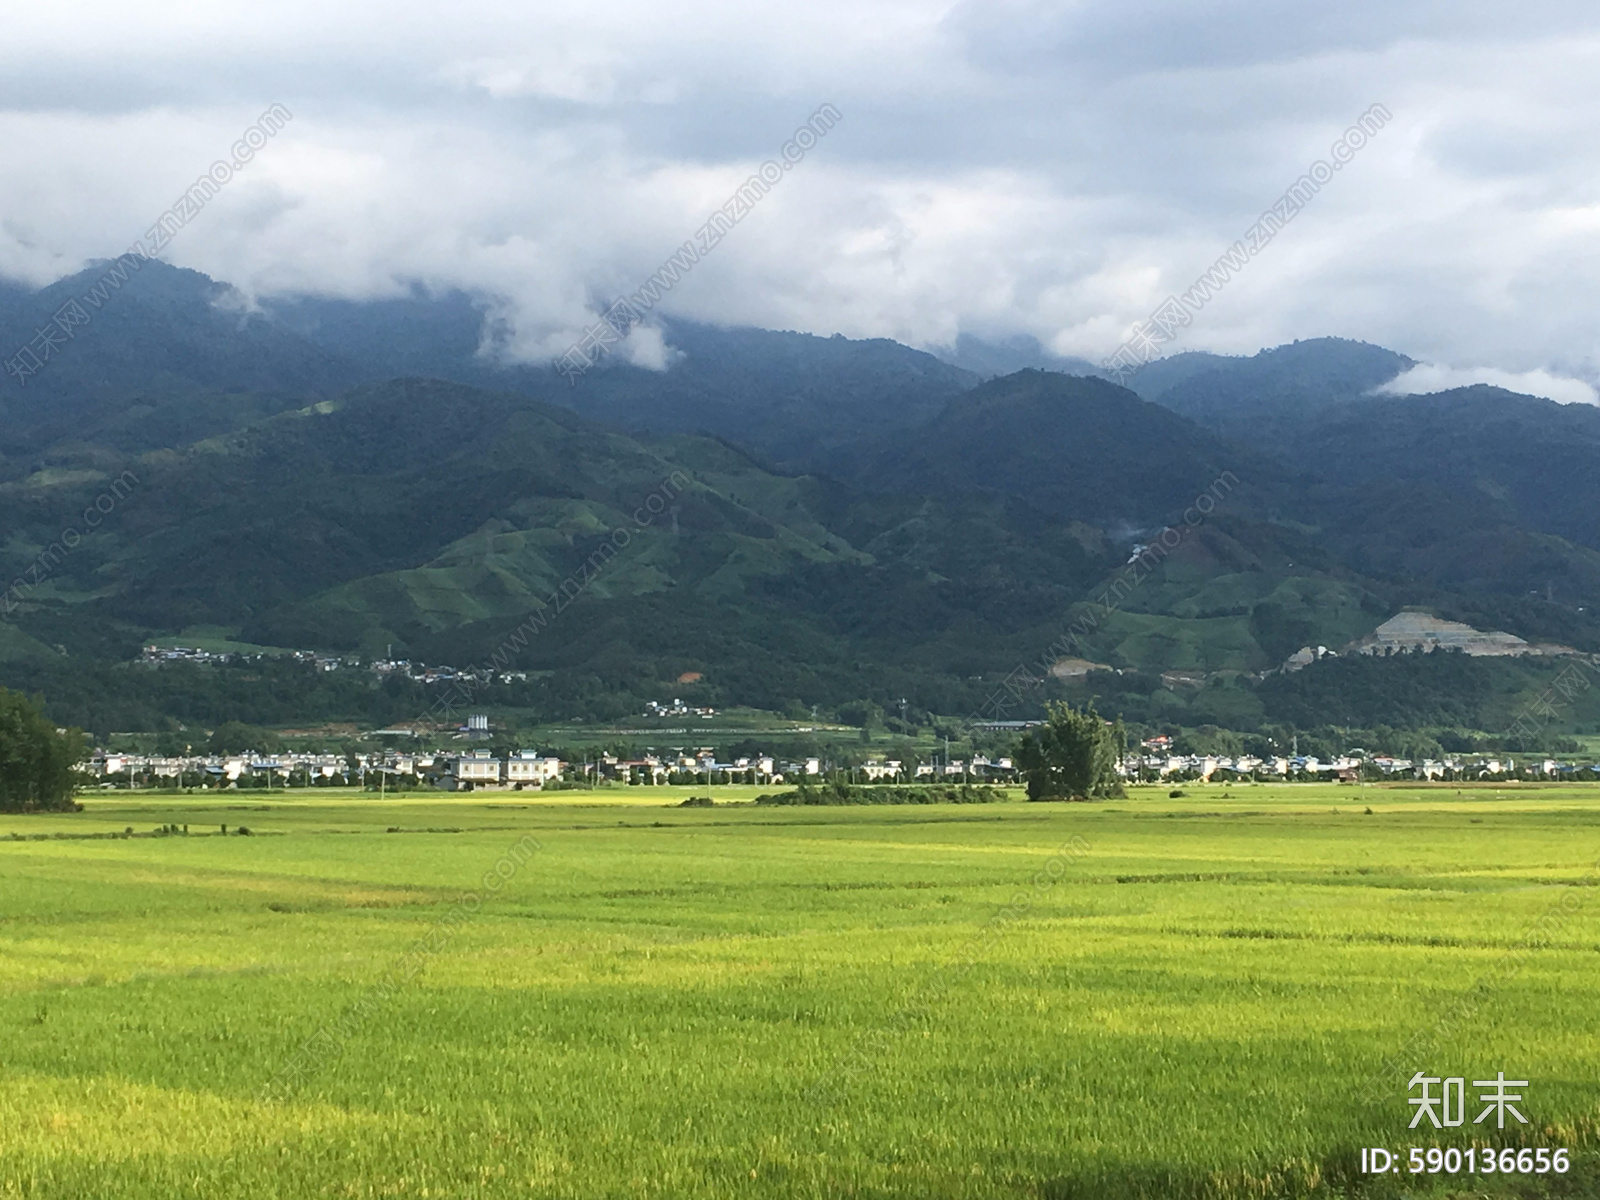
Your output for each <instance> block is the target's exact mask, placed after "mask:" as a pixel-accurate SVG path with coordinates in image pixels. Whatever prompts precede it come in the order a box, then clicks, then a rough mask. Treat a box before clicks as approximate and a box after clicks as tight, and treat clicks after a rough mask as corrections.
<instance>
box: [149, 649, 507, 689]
mask: <svg viewBox="0 0 1600 1200" xmlns="http://www.w3.org/2000/svg"><path fill="white" fill-rule="evenodd" d="M263 658H288V659H293V660H294V661H295V662H304V663H310V664H312V665H314V666H315V667H316V668H317V670H319V671H337V670H340V669H341V668H343V669H346V670H360V669H361V667H362V666H363V665H364V666H366V668H367V669H368V670H370V671H372V672H373V673H374V674H377V675H380V676H383V677H385V678H387V677H389V676H402V677H404V678H406V679H410V680H411V681H412V682H414V683H420V684H423V685H429V684H448V683H456V682H458V681H470V682H473V683H494V682H498V683H512V682H514V681H524V682H525V681H526V680H527V678H528V673H527V672H526V671H493V670H489V669H488V668H478V669H467V668H463V667H451V666H443V665H435V666H429V665H428V664H426V663H414V662H411V661H410V660H409V659H404V658H379V659H375V660H373V661H372V662H367V661H366V660H365V659H363V658H361V657H359V656H353V655H342V656H341V655H337V654H319V653H318V652H317V651H315V650H290V651H288V652H286V653H282V654H279V653H274V654H262V653H254V654H245V653H240V652H237V651H228V650H202V649H200V648H199V647H197V646H146V647H145V648H144V652H143V653H142V654H141V655H140V661H141V662H143V663H145V664H146V665H149V666H163V665H165V664H167V663H199V664H209V665H220V664H224V663H230V662H233V661H234V660H236V659H241V660H244V661H257V660H260V659H263Z"/></svg>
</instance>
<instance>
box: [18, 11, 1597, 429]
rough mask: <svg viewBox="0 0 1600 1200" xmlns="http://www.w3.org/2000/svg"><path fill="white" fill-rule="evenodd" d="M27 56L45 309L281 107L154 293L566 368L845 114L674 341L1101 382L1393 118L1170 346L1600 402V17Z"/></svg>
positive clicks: (957, 27)
mask: <svg viewBox="0 0 1600 1200" xmlns="http://www.w3.org/2000/svg"><path fill="white" fill-rule="evenodd" d="M6 32H7V37H6V39H5V40H4V41H3V42H0V144H3V145H4V146H5V147H6V149H7V150H8V169H7V170H6V171H5V172H4V173H3V174H0V275H4V276H8V277H11V278H14V279H19V280H24V281H28V282H32V283H37V284H43V283H46V282H49V281H51V280H53V279H56V278H59V277H60V276H62V275H65V274H69V273H71V272H73V271H75V270H78V269H80V268H81V267H83V266H84V265H85V264H86V263H88V262H90V261H92V260H96V259H101V258H107V257H110V256H113V255H115V254H117V253H119V252H121V251H123V250H124V249H126V248H127V247H128V246H129V245H131V244H132V243H133V242H134V241H135V239H137V238H140V237H141V235H143V234H144V233H145V231H146V230H147V228H149V227H150V226H151V225H152V224H154V223H155V222H156V221H157V220H158V219H159V218H160V216H161V214H162V213H163V212H165V211H167V210H168V209H169V207H171V206H172V205H173V204H174V201H175V200H176V199H177V197H178V196H179V195H180V194H181V193H183V192H184V191H185V190H186V189H187V188H188V187H189V186H190V185H191V184H192V183H193V182H194V181H195V180H196V179H197V178H198V177H199V176H201V175H202V174H204V173H205V172H206V171H207V170H208V169H210V167H211V164H212V163H214V162H216V161H217V160H219V159H222V160H227V159H229V158H230V147H231V146H232V145H233V144H234V143H235V142H236V141H237V140H238V139H239V138H240V137H241V136H242V135H243V134H244V132H245V130H246V129H247V128H249V127H250V126H251V125H252V124H254V123H255V122H256V121H257V119H258V118H259V117H260V115H261V114H262V113H263V112H264V111H266V110H268V109H269V108H271V107H272V106H275V105H281V106H282V108H283V109H284V110H287V112H288V113H289V114H292V119H290V120H289V121H288V122H287V124H286V125H284V127H283V128H282V129H280V130H277V131H276V132H275V133H273V134H272V136H270V137H269V138H266V139H265V140H264V141H263V143H262V145H261V147H260V149H259V150H258V151H256V152H255V154H254V156H253V158H251V160H250V161H249V162H247V163H242V164H241V167H240V169H239V170H237V171H233V172H231V175H229V177H228V179H227V182H226V184H225V185H223V186H222V187H221V188H220V189H219V190H218V192H217V194H216V195H215V196H214V197H212V198H210V199H209V200H208V201H207V202H206V203H205V204H204V207H203V209H201V210H199V211H197V212H194V213H191V214H189V216H188V219H187V220H186V223H185V224H184V225H183V227H182V228H181V229H179V230H178V231H177V232H176V233H175V234H174V235H173V236H172V238H171V239H170V241H168V242H167V243H166V244H165V245H164V246H163V247H162V250H161V254H162V257H164V258H165V259H167V260H168V261H170V262H172V263H174V264H175V265H178V266H184V267H192V268H194V269H196V270H200V271H203V272H205V273H206V274H208V275H211V276H212V277H214V278H217V279H221V280H226V281H228V282H230V283H232V284H234V285H235V286H237V287H238V288H239V289H241V290H242V291H243V292H244V293H245V294H246V295H247V296H265V295H277V294H285V293H315V294H327V295H339V296H347V297H375V296H385V295H394V294H397V293H399V292H402V291H405V290H407V289H409V288H411V287H412V286H414V285H418V284H420V285H422V286H424V287H427V288H432V289H441V290H442V289H448V288H463V289H467V290H469V291H471V292H473V293H474V294H476V295H479V296H481V297H482V298H483V300H484V303H485V305H486V306H488V307H489V308H491V309H492V311H493V312H494V314H495V316H496V318H497V320H498V321H499V322H500V324H501V327H502V328H503V329H505V330H507V331H509V339H508V343H507V344H508V345H509V347H510V352H511V353H514V354H516V355H519V356H522V357H526V358H530V359H532V358H538V357H542V356H547V355H550V354H555V353H559V352H560V351H561V350H562V349H564V348H565V347H566V346H567V345H569V344H570V343H571V342H572V340H573V339H574V338H575V337H577V336H579V335H580V334H581V332H582V331H583V329H584V328H585V327H586V326H589V325H592V324H593V322H594V320H595V315H596V313H597V312H598V311H599V310H600V309H601V308H602V307H603V306H604V305H605V304H606V303H607V302H609V301H610V300H611V299H614V298H615V297H617V296H620V295H625V294H629V293H631V292H633V291H634V290H635V289H637V288H638V287H639V286H640V285H641V284H643V283H644V282H645V281H646V280H647V279H648V278H649V277H650V276H651V275H652V274H653V273H654V272H655V271H656V270H657V269H658V268H659V267H660V266H661V264H662V262H663V260H664V259H666V258H667V257H668V256H669V255H671V254H672V253H674V251H676V250H677V249H678V248H679V247H680V246H681V245H682V244H683V243H684V242H685V241H692V240H694V238H695V235H696V231H697V230H699V229H701V228H702V227H703V226H704V225H705V223H706V222H707V220H708V219H709V218H710V217H711V216H712V214H713V213H715V212H717V211H718V210H719V208H721V206H722V205H723V204H724V202H726V201H728V200H729V199H730V197H732V196H733V195H734V193H735V191H736V189H737V188H738V187H739V186H740V184H741V183H743V182H744V181H745V180H747V179H748V178H749V177H750V176H751V175H752V174H753V173H756V172H757V171H759V169H760V167H761V164H762V163H763V162H767V161H769V160H771V161H773V162H777V163H781V161H782V147H783V146H784V145H785V143H786V142H788V141H789V140H790V139H791V138H792V137H793V136H794V134H795V131H796V130H797V129H799V128H800V127H801V126H803V125H804V124H805V123H806V122H807V121H808V120H809V119H810V118H811V117H812V116H813V114H814V113H816V112H817V111H818V110H819V108H821V107H822V106H823V105H831V106H833V109H834V110H836V111H837V113H838V114H839V119H838V121H837V123H836V124H833V125H832V127H831V128H828V129H827V130H826V132H825V133H823V134H822V135H821V136H819V137H816V138H815V140H814V141H815V144H814V145H811V146H810V148H809V149H808V150H806V151H804V153H803V157H801V158H799V160H798V161H795V162H792V163H791V164H790V165H789V166H788V168H787V169H783V170H780V171H779V174H778V182H777V183H776V184H775V185H773V186H772V187H771V189H770V191H768V192H767V194H766V195H764V196H762V197H761V198H760V199H759V200H758V201H757V202H755V203H754V204H753V205H751V206H749V209H748V211H745V212H742V213H741V219H740V220H739V222H738V224H737V225H735V226H734V227H733V228H731V229H729V230H727V231H726V233H725V234H724V235H723V236H722V237H721V239H720V240H719V241H718V242H717V244H716V245H715V246H714V247H711V248H709V250H708V251H707V252H706V253H705V255H704V257H703V258H702V259H701V260H700V261H699V262H698V263H697V264H696V265H694V266H693V268H692V270H690V271H689V272H688V273H687V274H686V275H685V276H684V277H683V278H682V279H681V280H680V281H679V282H678V284H677V285H676V286H675V287H673V288H672V289H671V291H670V294H668V295H666V296H665V298H664V299H663V300H662V301H661V304H660V308H661V310H663V311H666V312H670V313H671V314H673V315H677V316H680V317H687V318H692V319H697V320H704V321H711V322H716V323H723V324H752V325H759V326H764V327H768V328H776V329H797V330H805V331H809V332H814V333H819V334H832V333H836V332H837V333H843V334H845V335H847V336H850V337H875V336H881V337H891V338H895V339H897V340H899V341H902V342H906V343H908V344H911V345H916V346H920V347H925V348H931V347H937V346H943V345H950V344H952V343H953V342H954V341H955V338H956V337H957V335H958V334H962V333H966V334H972V335H975V336H978V337H984V338H990V339H999V338H1005V337H1010V336H1014V335H1018V334H1027V335H1031V336H1033V337H1036V338H1038V339H1039V340H1040V341H1041V342H1042V343H1044V344H1045V345H1046V346H1047V347H1049V348H1050V349H1052V350H1054V351H1055V352H1057V353H1059V354H1064V355H1079V356H1083V357H1086V358H1090V359H1093V360H1096V361H1099V360H1101V359H1103V358H1105V357H1106V356H1107V355H1110V354H1111V353H1113V352H1114V351H1115V350H1116V349H1117V347H1118V346H1119V345H1120V344H1121V343H1122V342H1123V341H1124V339H1125V338H1126V337H1127V336H1128V335H1129V333H1130V331H1131V330H1132V329H1134V328H1135V327H1136V326H1137V325H1138V324H1139V323H1141V322H1143V321H1145V320H1146V319H1147V318H1148V317H1149V316H1150V314H1151V313H1152V312H1153V311H1155V310H1156V309H1157V308H1158V307H1159V306H1160V305H1161V304H1162V302H1163V301H1164V300H1166V299H1167V298H1168V297H1169V296H1172V295H1175V294H1181V293H1183V292H1184V291H1185V290H1186V289H1188V288H1189V287H1190V286H1191V285H1192V284H1193V283H1194V281H1195V280H1196V278H1197V277H1199V276H1200V275H1201V274H1202V273H1204V272H1205V271H1207V270H1208V269H1209V268H1210V267H1211V266H1212V264H1213V262H1214V261H1215V260H1216V259H1217V258H1218V256H1219V255H1222V254H1224V253H1225V252H1226V251H1227V250H1228V249H1229V247H1230V246H1232V245H1233V244H1234V243H1235V242H1241V241H1244V240H1245V239H1246V238H1247V231H1248V230H1250V229H1251V228H1252V227H1253V226H1255V224H1256V222H1257V220H1258V219H1259V218H1260V217H1261V216H1262V214H1263V213H1264V212H1267V211H1269V210H1271V209H1272V208H1273V206H1274V205H1275V203H1276V202H1278V201H1279V199H1280V197H1282V196H1283V195H1284V194H1285V192H1286V190H1287V189H1289V188H1290V187H1291V186H1292V185H1293V184H1294V183H1295V181H1296V180H1297V179H1299V178H1300V177H1301V176H1302V175H1303V174H1305V173H1306V172H1308V171H1309V170H1311V169H1312V166H1313V164H1315V163H1318V162H1319V161H1320V162H1323V163H1327V164H1330V166H1331V164H1332V163H1333V161H1334V158H1333V150H1332V148H1333V146H1334V144H1335V143H1336V142H1337V141H1338V140H1339V139H1340V138H1341V137H1343V136H1344V135H1345V131H1346V130H1347V129H1349V128H1350V127H1351V125H1352V124H1353V123H1354V122H1356V121H1357V119H1358V118H1360V117H1361V116H1362V115H1363V114H1365V113H1369V112H1371V111H1373V106H1374V105H1381V106H1382V109H1383V111H1384V112H1386V113H1388V114H1389V117H1388V118H1387V119H1385V120H1384V121H1383V123H1382V124H1381V127H1379V128H1376V130H1375V132H1373V133H1372V134H1371V136H1368V137H1365V138H1364V139H1362V140H1363V144H1362V145H1361V146H1360V147H1359V148H1358V149H1355V150H1353V151H1350V152H1348V153H1347V154H1346V158H1347V161H1340V162H1339V164H1338V169H1337V170H1336V171H1332V173H1331V174H1330V175H1329V177H1328V179H1327V181H1326V182H1325V183H1324V184H1322V185H1321V186H1320V188H1319V189H1318V190H1317V191H1316V193H1315V194H1314V195H1311V196H1309V198H1307V199H1306V200H1305V202H1304V204H1303V207H1300V208H1299V209H1298V211H1297V212H1296V213H1295V215H1294V217H1293V219H1292V220H1291V221H1289V222H1288V223H1287V224H1285V225H1284V226H1283V228H1282V229H1280V230H1278V231H1276V233H1275V234H1274V235H1273V236H1272V237H1271V239H1270V241H1269V242H1267V243H1266V244H1263V245H1261V246H1260V247H1259V248H1258V251H1257V253H1255V254H1253V255H1251V256H1250V257H1249V260H1248V262H1247V263H1246V264H1245V265H1244V266H1243V267H1242V268H1240V269H1239V270H1238V271H1236V272H1233V273H1232V274H1231V275H1230V277H1229V278H1228V279H1227V280H1226V282H1225V284H1224V285H1223V286H1222V287H1220V288H1219V289H1217V290H1216V292H1215V294H1214V295H1212V296H1211V298H1210V299H1209V301H1208V302H1207V303H1205V304H1204V306H1203V309H1201V310H1200V311H1198V312H1196V313H1194V314H1193V318H1192V320H1191V321H1190V323H1189V324H1188V325H1187V326H1185V327H1184V328H1182V329H1181V330H1180V331H1179V332H1178V336H1177V338H1176V339H1175V340H1174V341H1172V342H1170V343H1168V344H1167V345H1166V346H1165V347H1164V349H1165V350H1167V351H1169V352H1170V351H1177V350H1198V349H1204V350H1214V351H1219V352H1225V353H1253V352H1254V351H1256V350H1258V349H1260V348H1262V347H1264V346H1271V345H1277V344H1281V343H1283V342H1287V341H1291V340H1294V339H1296V338H1308V337H1319V336H1326V335H1336V336H1342V337H1352V338H1360V339H1362V340H1365V341H1370V342H1376V343H1379V344H1381V345H1385V346H1389V347H1391V348H1393V349H1396V350H1399V351H1402V352H1404V353H1406V354H1409V355H1411V356H1412V357H1413V358H1415V359H1417V360H1419V362H1420V363H1421V364H1422V366H1421V367H1419V368H1418V373H1415V376H1414V382H1416V383H1417V385H1418V388H1421V387H1423V386H1424V385H1426V386H1429V387H1431V386H1452V385H1454V384H1456V383H1460V382H1469V381H1473V380H1477V379H1482V380H1486V381H1490V382H1496V383H1501V384H1503V385H1505V384H1509V385H1511V386H1516V387H1518V388H1519V390H1528V391H1533V392H1535V393H1537V394H1541V395H1550V396H1552V397H1553V398H1555V399H1561V400H1589V401H1592V400H1593V399H1594V391H1593V387H1592V385H1593V384H1594V383H1596V382H1600V355H1597V353H1596V346H1595V317H1594V314H1595V313H1597V312H1600V269H1597V268H1600V155H1597V154H1595V153H1594V152H1593V150H1592V147H1593V146H1594V145H1595V144H1596V137H1595V134H1596V128H1595V126H1596V125H1597V124H1600V103H1597V101H1600V70H1597V69H1596V68H1597V66H1600V61H1597V60H1600V55H1597V49H1600V9H1596V8H1595V6H1593V5H1588V4H1580V3H1576V2H1573V3H1548V2H1542V0H1524V2H1522V3H1519V4H1517V5H1506V4H1503V3H1484V2H1479V0H1452V2H1450V3H1445V2H1443V0H1439V2H1433V0H1417V2H1406V0H1399V2H1396V0H1386V2H1384V3H1377V2H1374V0H1350V2H1347V3H1342V4H1339V5H1333V6H1312V5H1304V6H1295V7H1293V8H1290V7H1287V6H1284V5H1281V4H1267V3H1259V2H1254V0H1231V2H1228V0H1188V2H1185V3H1155V2H1151V0H1117V2H1115V3H1071V2H1063V3H1036V2H1032V0H980V2H976V3H970V2H967V3H956V4H950V3H933V4H925V3H913V2H887V3H883V2H876V0H848V2H844V0H816V2H811V3H807V4H804V5H798V4H781V5H778V4H764V3H751V2H750V0H741V2H740V3H737V4H735V3H701V2H696V3H679V4H667V5H663V4H659V3H654V4H640V3H633V2H632V0H616V2H612V3H607V4H602V5H597V4H584V5H581V6H580V5H576V4H573V5H546V4H528V3H525V2H522V3H509V2H498V0H495V2H491V0H464V2H456V3H451V4H448V5H446V4H442V3H439V4H414V3H407V2H405V0H400V2H394V0H386V2H385V3H383V4H376V3H368V2H367V0H349V2H347V3H341V4H339V5H329V4H326V3H325V2H318V3H310V2H307V0H284V2H276V3H273V4H271V5H239V4H237V3H212V2H210V0H199V2H193V0H189V2H185V3H183V4H181V5H179V4H168V3H162V2H160V0H156V2H152V3H145V4H141V5H137V6H133V5H127V4H125V3H121V2H119V3H108V2H105V0H81V2H80V3H77V4H74V5H70V6H65V7H62V6H55V7H50V6H32V7H25V6H14V8H13V11H11V12H9V13H8V14H7V17H6ZM258 140H259V139H258ZM791 152H792V151H791ZM772 169H773V170H778V168H776V167H774V168H772ZM224 174H228V173H227V172H224ZM628 352H629V353H630V354H631V355H632V356H633V357H635V359H636V360H637V361H640V362H643V363H647V364H649V365H658V364H659V363H660V362H662V361H665V351H664V348H663V347H662V345H661V342H660V338H659V336H654V337H653V336H652V335H651V333H650V331H649V330H645V331H641V332H639V333H636V334H635V336H634V337H633V338H631V339H630V348H629V351H628Z"/></svg>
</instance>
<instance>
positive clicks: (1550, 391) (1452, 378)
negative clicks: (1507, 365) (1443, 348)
mask: <svg viewBox="0 0 1600 1200" xmlns="http://www.w3.org/2000/svg"><path fill="white" fill-rule="evenodd" d="M1475 383H1487V384H1491V385H1492V386H1494V387H1500V388H1505V389H1506V390H1507V391H1508V392H1520V393H1522V394H1523V395H1525V396H1543V397H1544V398H1545V399H1546V400H1554V401H1555V402H1556V403H1557V404H1596V403H1600V396H1596V394H1595V390H1594V388H1593V387H1591V386H1590V385H1589V384H1587V383H1585V382H1584V381H1583V380H1581V379H1570V378H1565V377H1562V376H1559V375H1552V374H1550V372H1549V371H1502V370H1500V369H1499V368H1498V367H1441V366H1439V365H1437V364H1435V363H1418V364H1417V365H1416V366H1414V367H1412V368H1411V369H1410V370H1409V371H1403V372H1401V373H1400V374H1399V375H1396V376H1395V377H1394V378H1393V379H1391V380H1390V381H1389V382H1388V383H1386V384H1384V385H1383V386H1381V387H1379V388H1377V389H1376V390H1377V391H1379V392H1382V393H1385V394H1387V395H1392V396H1410V395H1425V394H1427V393H1429V392H1443V391H1448V390H1449V389H1451V388H1459V387H1470V386H1472V385H1473V384H1475Z"/></svg>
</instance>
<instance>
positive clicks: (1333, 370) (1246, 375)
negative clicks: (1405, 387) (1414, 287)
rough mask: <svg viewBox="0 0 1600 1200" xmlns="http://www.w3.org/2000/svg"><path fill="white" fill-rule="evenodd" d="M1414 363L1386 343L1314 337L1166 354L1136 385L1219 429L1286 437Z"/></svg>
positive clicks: (1142, 392) (1137, 375)
mask: <svg viewBox="0 0 1600 1200" xmlns="http://www.w3.org/2000/svg"><path fill="white" fill-rule="evenodd" d="M1414 365H1415V363H1414V362H1413V360H1412V359H1409V358H1407V357H1406V356H1405V355H1403V354H1396V353H1395V352H1394V351H1392V350H1385V349H1384V348H1383V347H1382V346H1372V345H1368V344H1367V343H1365V342H1353V341H1347V340H1345V339H1344V338H1313V339H1310V340H1308V341H1301V342H1294V343H1292V344H1291V345H1287V346H1278V347H1276V348H1274V349H1271V350H1263V351H1261V352H1260V353H1259V354H1255V355H1252V356H1251V357H1249V358H1220V357H1218V356H1214V355H1188V354H1181V355H1176V356H1174V358H1172V359H1170V360H1168V359H1159V360H1157V361H1155V362H1152V363H1147V364H1146V365H1145V366H1143V367H1141V368H1140V369H1139V370H1138V371H1137V372H1135V374H1134V376H1133V379H1132V385H1133V388H1134V390H1135V391H1137V392H1138V393H1139V394H1140V395H1141V396H1144V397H1146V398H1147V399H1150V400H1154V401H1155V402H1156V403H1158V404H1161V405H1163V406H1164V407H1166V408H1170V409H1171V410H1172V411H1173V412H1176V413H1181V414H1182V415H1183V416H1186V417H1188V418H1189V419H1190V420H1192V421H1195V422H1196V423H1198V424H1201V425H1205V426H1207V427H1208V428H1210V429H1213V430H1216V431H1217V432H1220V433H1225V434H1228V435H1230V436H1233V437H1238V438H1243V439H1247V440H1252V441H1254V440H1258V439H1266V440H1273V441H1277V442H1280V443H1281V442H1282V440H1283V438H1284V437H1285V435H1286V434H1287V435H1290V436H1292V433H1293V431H1294V430H1295V429H1296V428H1298V425H1299V423H1301V422H1303V421H1304V420H1305V419H1306V418H1308V417H1310V416H1314V415H1316V414H1319V413H1321V412H1323V411H1325V410H1327V409H1328V408H1330V407H1331V406H1334V405H1337V404H1339V403H1341V402H1344V401H1350V400H1356V399H1359V398H1362V397H1364V396H1366V395H1368V394H1369V393H1370V392H1372V390H1373V389H1374V388H1377V387H1379V386H1380V385H1382V384H1385V383H1387V382H1389V380H1391V379H1393V378H1395V377H1396V376H1397V375H1399V374H1400V373H1401V372H1402V371H1405V370H1406V369H1408V368H1409V367H1412V366H1414Z"/></svg>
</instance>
